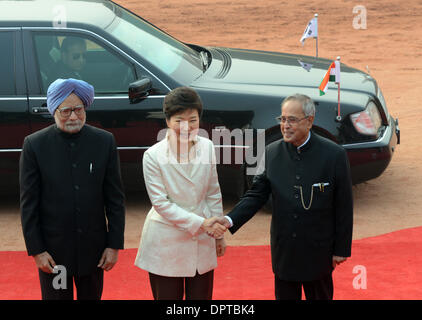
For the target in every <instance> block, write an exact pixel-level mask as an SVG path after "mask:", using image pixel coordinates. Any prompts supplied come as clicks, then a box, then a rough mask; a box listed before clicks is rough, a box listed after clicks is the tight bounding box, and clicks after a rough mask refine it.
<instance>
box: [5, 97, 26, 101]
mask: <svg viewBox="0 0 422 320" xmlns="http://www.w3.org/2000/svg"><path fill="white" fill-rule="evenodd" d="M8 100H17V101H23V100H25V101H27V100H28V97H0V101H8Z"/></svg>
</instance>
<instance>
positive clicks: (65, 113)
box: [57, 105, 85, 119]
mask: <svg viewBox="0 0 422 320" xmlns="http://www.w3.org/2000/svg"><path fill="white" fill-rule="evenodd" d="M57 111H58V112H60V116H61V117H62V118H64V119H66V118H69V117H70V115H71V114H72V112H75V114H76V115H77V116H80V115H83V113H84V112H85V106H84V105H79V106H76V107H73V108H72V107H64V108H61V109H57Z"/></svg>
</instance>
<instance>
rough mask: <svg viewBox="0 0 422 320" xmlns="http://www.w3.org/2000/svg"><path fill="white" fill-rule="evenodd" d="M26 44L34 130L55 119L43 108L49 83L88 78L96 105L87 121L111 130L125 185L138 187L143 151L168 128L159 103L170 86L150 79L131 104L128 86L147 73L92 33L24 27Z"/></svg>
mask: <svg viewBox="0 0 422 320" xmlns="http://www.w3.org/2000/svg"><path fill="white" fill-rule="evenodd" d="M24 42H25V62H26V65H27V68H28V69H29V70H30V73H31V75H32V79H33V82H31V86H30V88H29V90H30V95H29V114H30V123H31V129H32V131H37V130H39V129H41V128H43V127H45V126H48V125H50V124H52V123H53V122H54V119H53V117H52V116H51V115H50V114H49V113H48V110H47V109H46V107H47V105H46V92H47V89H48V86H49V85H50V83H52V82H53V81H54V80H56V79H57V78H69V77H72V78H79V79H82V80H85V81H87V82H88V83H90V84H91V85H93V86H94V89H95V100H94V103H93V105H92V106H91V107H89V108H88V109H87V123H88V124H91V125H93V126H96V127H99V128H102V129H105V130H108V131H110V132H112V133H113V134H114V136H115V138H116V142H117V145H118V148H119V151H120V152H119V153H120V160H121V164H122V175H123V179H124V182H125V185H126V186H127V187H130V188H135V187H136V185H139V182H140V181H142V179H140V176H139V173H140V169H141V159H142V154H143V152H144V151H145V150H146V149H147V148H148V147H150V146H151V145H153V144H154V143H156V142H157V136H158V134H159V132H160V130H162V129H164V128H165V127H166V124H165V120H164V116H163V114H162V103H163V99H164V93H165V92H167V91H168V89H167V88H165V87H164V86H163V84H162V83H159V82H158V81H156V80H155V79H153V78H152V79H151V80H152V83H153V88H154V90H152V92H151V95H150V96H148V97H147V98H146V99H143V100H142V101H140V102H138V103H136V104H131V103H130V101H129V98H128V87H129V84H130V83H132V82H134V81H136V80H137V79H141V78H143V77H145V76H146V75H150V74H149V73H148V72H147V71H146V70H144V69H142V67H141V66H140V65H138V64H137V62H136V61H135V60H133V59H131V58H130V57H128V56H127V55H126V54H125V53H124V52H122V51H121V50H120V49H118V48H116V47H114V46H113V45H112V44H111V43H109V42H108V41H107V40H105V39H103V38H101V37H100V36H96V35H95V34H93V33H90V32H83V31H74V30H57V29H44V30H25V31H24ZM72 64H73V65H72ZM64 65H66V66H65V67H64Z"/></svg>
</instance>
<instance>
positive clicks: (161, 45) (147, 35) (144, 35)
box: [107, 8, 202, 81]
mask: <svg viewBox="0 0 422 320" xmlns="http://www.w3.org/2000/svg"><path fill="white" fill-rule="evenodd" d="M116 10H117V12H116V13H117V15H118V16H117V17H116V19H114V21H113V23H112V24H110V26H108V28H107V30H108V31H109V32H110V33H111V34H112V35H113V36H115V37H116V39H118V40H120V41H122V42H123V43H124V44H125V45H127V46H128V47H129V48H131V49H132V50H133V51H135V52H136V53H138V54H139V55H140V56H141V57H142V58H144V59H145V60H146V61H148V62H149V63H151V64H152V65H154V66H155V67H157V68H158V69H160V70H161V71H163V72H164V73H166V74H167V75H169V76H172V77H174V78H176V79H178V80H181V81H190V80H193V79H195V78H197V77H198V76H199V75H201V74H202V62H201V59H200V57H199V55H198V53H197V52H196V51H194V50H193V49H191V48H190V47H188V46H186V45H185V44H183V43H181V42H179V41H177V40H176V39H174V38H172V37H170V36H169V35H167V34H165V33H164V32H162V31H160V30H159V29H157V28H155V27H153V26H152V25H150V24H148V23H147V22H145V21H144V20H142V19H140V18H138V17H137V16H135V15H133V14H132V13H130V12H128V11H126V10H123V9H120V8H117V9H116Z"/></svg>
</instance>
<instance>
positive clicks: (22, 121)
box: [0, 28, 30, 193]
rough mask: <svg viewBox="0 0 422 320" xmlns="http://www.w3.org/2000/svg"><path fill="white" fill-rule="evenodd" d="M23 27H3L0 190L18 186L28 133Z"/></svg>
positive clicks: (0, 51)
mask: <svg viewBox="0 0 422 320" xmlns="http://www.w3.org/2000/svg"><path fill="white" fill-rule="evenodd" d="M21 37H22V34H21V30H20V28H0V177H1V178H0V188H1V192H2V193H3V190H11V189H13V190H15V188H16V187H17V186H18V168H19V157H20V151H21V149H22V144H23V140H24V138H25V136H26V135H27V134H29V132H30V130H29V122H28V98H27V90H26V81H25V78H24V77H25V74H24V69H23V55H22V38H21Z"/></svg>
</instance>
